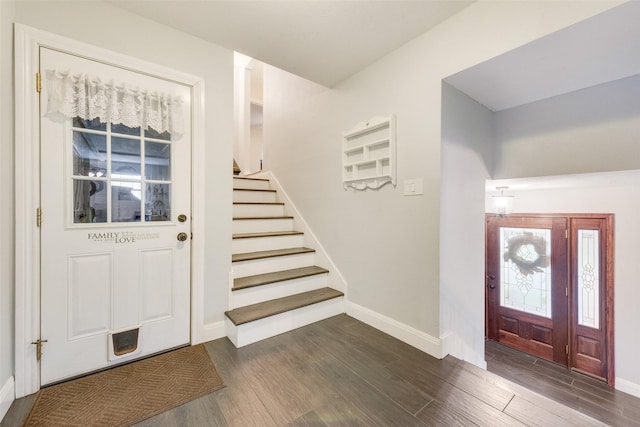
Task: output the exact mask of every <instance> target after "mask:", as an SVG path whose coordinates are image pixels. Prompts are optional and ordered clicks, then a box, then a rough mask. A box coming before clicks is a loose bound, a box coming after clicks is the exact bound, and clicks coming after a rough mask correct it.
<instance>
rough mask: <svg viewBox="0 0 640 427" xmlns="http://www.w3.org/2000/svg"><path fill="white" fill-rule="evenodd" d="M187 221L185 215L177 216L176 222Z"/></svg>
mask: <svg viewBox="0 0 640 427" xmlns="http://www.w3.org/2000/svg"><path fill="white" fill-rule="evenodd" d="M186 220H187V216H186V215H185V214H180V215H178V222H185V221H186Z"/></svg>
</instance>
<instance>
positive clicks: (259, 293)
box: [230, 273, 329, 308]
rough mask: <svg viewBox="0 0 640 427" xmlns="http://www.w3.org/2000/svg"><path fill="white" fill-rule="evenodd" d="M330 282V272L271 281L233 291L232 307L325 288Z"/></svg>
mask: <svg viewBox="0 0 640 427" xmlns="http://www.w3.org/2000/svg"><path fill="white" fill-rule="evenodd" d="M328 284H329V273H324V274H316V275H315V276H308V277H300V278H298V279H292V280H285V281H283V282H276V283H270V284H268V285H262V286H256V287H253V288H247V289H242V290H238V291H233V292H231V301H230V303H231V304H232V307H234V308H238V307H244V306H246V305H251V304H257V303H259V302H264V301H269V300H272V299H275V298H282V297H287V296H289V295H294V294H299V293H301V292H307V291H313V290H315V289H320V288H325V287H327V285H328Z"/></svg>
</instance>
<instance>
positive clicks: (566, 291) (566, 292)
mask: <svg viewBox="0 0 640 427" xmlns="http://www.w3.org/2000/svg"><path fill="white" fill-rule="evenodd" d="M564 296H565V297H568V296H569V288H564Z"/></svg>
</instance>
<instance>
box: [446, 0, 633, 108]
mask: <svg viewBox="0 0 640 427" xmlns="http://www.w3.org/2000/svg"><path fill="white" fill-rule="evenodd" d="M636 74H640V1H631V2H628V3H626V4H623V5H621V6H618V7H615V8H613V9H611V10H609V11H607V12H604V13H602V14H600V15H597V16H595V17H593V18H590V19H587V20H585V21H582V22H579V23H577V24H575V25H572V26H570V27H567V28H565V29H563V30H561V31H558V32H556V33H553V34H550V35H549V36H547V37H544V38H541V39H538V40H536V41H534V42H531V43H529V44H527V45H525V46H523V47H520V48H518V49H515V50H513V51H511V52H507V53H505V54H503V55H500V56H498V57H496V58H493V59H491V60H488V61H486V62H484V63H482V64H479V65H477V66H475V67H472V68H469V69H467V70H465V71H462V72H460V73H457V74H455V75H453V76H450V77H448V78H447V79H445V81H446V82H447V83H449V84H451V85H452V86H454V87H456V88H457V89H459V90H460V91H462V92H464V93H466V94H467V95H469V96H470V97H471V98H473V99H475V100H477V101H478V102H480V103H481V104H483V105H485V106H487V107H488V108H490V109H492V110H494V111H500V110H504V109H507V108H511V107H515V106H518V105H523V104H528V103H530V102H534V101H538V100H541V99H545V98H549V97H551V96H556V95H560V94H563V93H568V92H572V91H575V90H579V89H583V88H586V87H590V86H594V85H597V84H601V83H606V82H609V81H613V80H618V79H621V78H624V77H629V76H632V75H636Z"/></svg>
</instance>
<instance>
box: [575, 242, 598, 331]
mask: <svg viewBox="0 0 640 427" xmlns="http://www.w3.org/2000/svg"><path fill="white" fill-rule="evenodd" d="M599 248H600V238H599V232H598V230H578V325H584V326H589V327H591V328H594V329H600V251H599Z"/></svg>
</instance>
